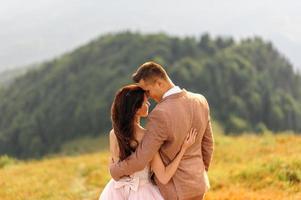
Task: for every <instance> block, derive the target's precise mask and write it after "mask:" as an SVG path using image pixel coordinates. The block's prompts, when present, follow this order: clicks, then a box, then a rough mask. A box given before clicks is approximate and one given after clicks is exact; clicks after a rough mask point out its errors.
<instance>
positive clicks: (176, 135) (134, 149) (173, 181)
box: [99, 62, 213, 200]
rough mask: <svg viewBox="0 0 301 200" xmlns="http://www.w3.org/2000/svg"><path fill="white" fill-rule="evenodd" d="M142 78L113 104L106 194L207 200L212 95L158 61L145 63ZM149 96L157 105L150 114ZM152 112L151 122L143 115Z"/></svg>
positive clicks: (106, 199)
mask: <svg viewBox="0 0 301 200" xmlns="http://www.w3.org/2000/svg"><path fill="white" fill-rule="evenodd" d="M132 78H133V81H134V82H135V83H136V84H133V85H127V86H125V87H123V88H121V89H120V90H119V91H118V92H117V94H116V96H115V99H114V102H113V104H112V109H111V114H112V116H111V117H112V124H113V129H112V130H111V132H110V152H111V156H112V159H111V160H112V162H111V163H110V173H111V176H112V178H113V179H111V180H110V181H109V183H108V184H107V185H106V186H105V188H104V190H103V191H102V193H101V195H100V197H99V199H100V200H121V199H122V200H125V199H128V200H161V199H165V200H177V199H178V200H201V199H203V197H204V194H205V192H206V191H207V190H208V189H209V187H210V186H209V179H208V176H207V172H208V169H209V166H210V162H211V158H212V152H213V135H212V128H211V122H210V112H209V105H208V103H207V100H206V99H205V97H204V96H202V95H201V94H196V93H192V92H189V91H186V90H185V89H180V88H179V87H178V86H175V85H174V84H173V82H172V81H171V79H170V78H169V76H168V74H167V73H166V71H165V70H164V68H163V67H162V66H161V65H159V64H157V63H155V62H146V63H144V64H143V65H141V66H140V67H139V68H138V69H137V71H136V72H135V73H134V74H133V76H132ZM148 98H152V99H153V100H155V101H156V103H157V104H156V106H155V108H154V109H153V110H152V112H150V113H149V114H148V109H149V102H148ZM141 117H147V123H146V127H145V128H144V127H142V125H141V124H140V118H141Z"/></svg>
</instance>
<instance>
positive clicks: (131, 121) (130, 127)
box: [111, 85, 145, 160]
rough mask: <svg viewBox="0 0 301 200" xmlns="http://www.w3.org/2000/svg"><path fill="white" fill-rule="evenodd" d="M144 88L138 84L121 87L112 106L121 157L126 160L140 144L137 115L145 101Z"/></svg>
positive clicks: (114, 127) (112, 116)
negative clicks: (136, 129)
mask: <svg viewBox="0 0 301 200" xmlns="http://www.w3.org/2000/svg"><path fill="white" fill-rule="evenodd" d="M144 93H145V92H144V90H143V89H142V88H140V87H139V86H137V85H127V86H124V87H123V88H121V89H120V90H119V91H118V92H117V93H116V96H115V99H114V101H113V104H112V107H111V119H112V124H113V129H114V132H115V135H116V138H117V142H118V146H119V159H120V160H124V159H126V158H127V157H128V156H129V155H131V153H132V152H134V151H135V150H136V148H137V146H138V141H137V140H136V139H135V116H136V112H137V111H138V109H139V108H141V107H142V104H143V101H144Z"/></svg>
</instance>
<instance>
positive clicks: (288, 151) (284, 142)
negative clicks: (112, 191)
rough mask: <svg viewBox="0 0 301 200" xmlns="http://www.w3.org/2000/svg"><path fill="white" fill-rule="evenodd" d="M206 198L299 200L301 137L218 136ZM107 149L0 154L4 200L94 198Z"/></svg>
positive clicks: (105, 174)
mask: <svg viewBox="0 0 301 200" xmlns="http://www.w3.org/2000/svg"><path fill="white" fill-rule="evenodd" d="M215 142H216V148H215V152H214V159H213V162H212V165H211V168H210V171H209V177H210V181H211V190H210V192H209V193H208V194H207V195H206V200H249V199H250V200H253V199H261V200H263V199H271V200H277V199H285V200H299V199H301V145H300V144H301V136H297V135H292V134H289V133H286V134H285V133H283V134H277V135H272V134H264V135H260V136H256V135H247V134H245V135H241V136H235V137H234V136H224V135H221V134H217V135H216V141H215ZM108 156H109V153H108V152H107V151H106V150H102V151H101V152H96V153H89V154H84V155H79V156H62V155H60V156H57V157H50V158H44V159H42V160H32V161H18V160H14V159H12V158H8V157H6V156H2V157H1V158H0V199H1V200H12V199H14V200H25V199H26V200H27V199H30V200H42V199H45V200H46V199H47V200H48V199H49V200H62V199H66V200H80V199H87V200H96V199H97V198H98V195H99V193H100V192H101V191H102V189H103V187H104V186H105V184H106V182H107V181H108V180H109V179H110V175H109V173H108V167H107V163H108Z"/></svg>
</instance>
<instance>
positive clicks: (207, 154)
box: [202, 103, 214, 171]
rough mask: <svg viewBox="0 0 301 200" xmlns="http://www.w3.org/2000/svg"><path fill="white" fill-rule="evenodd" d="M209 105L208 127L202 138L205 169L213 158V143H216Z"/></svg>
mask: <svg viewBox="0 0 301 200" xmlns="http://www.w3.org/2000/svg"><path fill="white" fill-rule="evenodd" d="M207 106H208V123H207V127H206V130H205V133H204V136H203V140H202V154H203V162H204V165H205V170H206V171H208V169H209V166H210V162H211V159H212V153H213V145H214V139H213V133H212V127H211V119H210V111H209V105H208V103H207Z"/></svg>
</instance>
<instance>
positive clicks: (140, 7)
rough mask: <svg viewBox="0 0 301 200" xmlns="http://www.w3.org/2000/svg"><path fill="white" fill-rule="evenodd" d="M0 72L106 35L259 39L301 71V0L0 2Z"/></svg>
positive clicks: (65, 0)
mask: <svg viewBox="0 0 301 200" xmlns="http://www.w3.org/2000/svg"><path fill="white" fill-rule="evenodd" d="M0 5H1V6H0V72H1V71H4V70H6V69H11V68H16V67H22V66H26V65H30V64H33V63H39V62H43V61H45V60H51V59H52V58H54V57H56V56H59V55H61V54H63V53H65V52H68V51H71V50H73V49H74V48H76V47H78V46H80V45H83V44H85V43H87V42H89V41H90V40H92V39H94V38H96V37H99V36H101V35H103V34H106V33H109V32H110V33H112V32H113V33H114V32H120V31H125V30H131V31H140V32H142V33H156V32H165V33H167V34H170V35H173V36H180V37H183V36H195V37H200V36H201V35H202V34H203V33H205V32H208V33H209V34H211V35H212V36H227V37H228V36H231V37H234V38H235V39H236V40H240V39H242V38H247V37H253V36H260V37H262V38H263V39H264V40H266V41H271V42H272V43H273V44H274V46H275V47H276V48H277V49H278V50H279V51H280V52H281V53H282V54H283V55H284V56H285V57H286V58H287V59H288V60H289V61H290V62H291V63H292V65H293V66H294V68H295V69H298V70H301V56H300V55H301V53H300V52H301V1H300V0H286V1H284V0H274V1H272V0H252V1H245V0H227V1H221V0H219V1H218V0H210V1H209V0H185V1H184V0H182V1H178V0H151V1H150V0H149V1H145V0H131V1H125V0H114V1H113V0H110V1H106V0H85V1H83V0H64V1H62V0H26V1H20V0H10V1H8V0H0Z"/></svg>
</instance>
